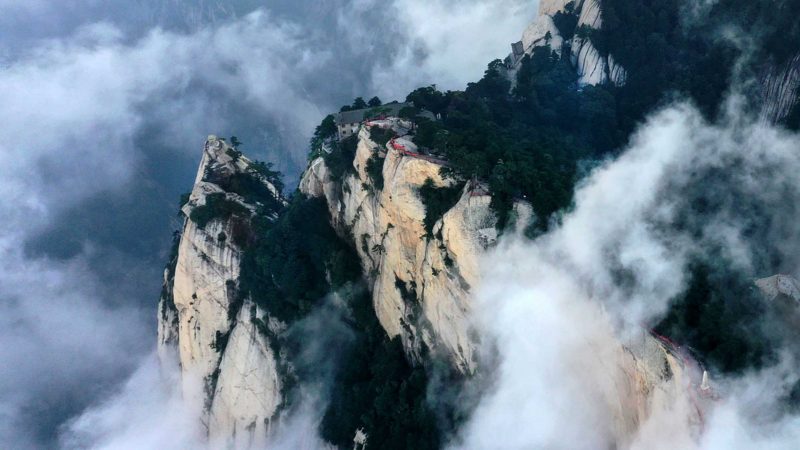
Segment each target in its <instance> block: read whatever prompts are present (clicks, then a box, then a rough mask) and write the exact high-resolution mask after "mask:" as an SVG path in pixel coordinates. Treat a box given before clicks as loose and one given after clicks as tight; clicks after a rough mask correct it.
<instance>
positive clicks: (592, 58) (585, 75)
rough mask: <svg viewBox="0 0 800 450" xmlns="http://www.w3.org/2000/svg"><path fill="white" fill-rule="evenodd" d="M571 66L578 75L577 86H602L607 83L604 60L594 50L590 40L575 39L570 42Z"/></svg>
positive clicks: (606, 64) (606, 66) (606, 67)
mask: <svg viewBox="0 0 800 450" xmlns="http://www.w3.org/2000/svg"><path fill="white" fill-rule="evenodd" d="M572 65H573V66H575V71H576V72H577V73H578V84H580V85H587V84H602V83H605V82H606V81H608V74H607V73H606V71H607V70H608V63H607V62H606V58H604V57H602V56H601V55H600V52H598V51H597V49H596V48H594V45H593V44H592V42H591V40H589V39H588V38H585V39H581V38H579V37H577V36H576V37H575V38H573V40H572Z"/></svg>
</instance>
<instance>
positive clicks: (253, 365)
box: [208, 303, 281, 449]
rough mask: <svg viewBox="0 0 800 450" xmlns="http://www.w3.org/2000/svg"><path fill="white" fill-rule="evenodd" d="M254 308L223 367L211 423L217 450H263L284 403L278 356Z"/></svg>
mask: <svg viewBox="0 0 800 450" xmlns="http://www.w3.org/2000/svg"><path fill="white" fill-rule="evenodd" d="M251 307H252V305H251V304H250V303H245V304H244V306H243V307H242V309H241V311H240V312H239V316H238V317H237V320H236V325H235V326H234V327H233V331H232V332H231V334H230V337H229V338H228V344H227V346H226V347H225V353H224V354H223V356H222V362H221V363H220V365H219V378H218V380H217V386H216V391H215V393H214V399H213V403H212V405H211V411H210V413H209V423H208V434H209V440H210V441H211V442H212V443H214V445H215V446H216V447H221V446H224V447H227V448H237V449H243V448H263V447H264V445H265V444H266V439H267V437H268V435H269V431H270V427H271V422H272V418H273V417H274V416H275V415H276V413H277V412H278V407H279V406H280V404H281V380H280V378H279V376H278V368H277V366H276V357H275V354H274V353H273V351H272V349H271V348H270V346H269V343H268V342H267V340H266V338H265V337H264V335H263V334H262V333H261V332H259V331H258V329H257V328H256V325H255V324H254V323H253V322H252V321H251V320H250V308H251ZM259 316H260V314H259Z"/></svg>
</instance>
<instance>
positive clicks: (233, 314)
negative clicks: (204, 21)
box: [158, 136, 283, 443]
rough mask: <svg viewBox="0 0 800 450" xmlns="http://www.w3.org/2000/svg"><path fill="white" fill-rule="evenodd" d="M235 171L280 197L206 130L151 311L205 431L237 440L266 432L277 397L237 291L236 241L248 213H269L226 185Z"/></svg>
mask: <svg viewBox="0 0 800 450" xmlns="http://www.w3.org/2000/svg"><path fill="white" fill-rule="evenodd" d="M242 176H245V177H251V178H252V179H253V180H256V181H255V182H256V183H261V184H262V185H263V186H264V187H265V188H266V189H267V192H269V193H270V195H271V196H273V197H274V198H272V199H271V201H272V202H273V203H274V202H277V203H278V204H280V203H281V202H283V200H282V198H281V196H280V193H279V192H278V190H277V189H276V188H275V187H274V186H273V185H272V184H271V183H270V182H269V181H267V179H266V178H265V177H264V176H262V175H260V174H259V173H258V171H257V170H255V169H254V167H253V163H252V162H251V161H250V160H248V159H247V158H245V157H243V156H241V154H240V153H239V152H237V151H236V150H235V149H233V148H232V147H230V146H228V145H227V144H226V143H225V142H224V141H223V140H221V139H218V138H216V137H214V136H210V137H209V138H208V141H207V142H206V144H205V148H204V151H203V157H202V160H201V163H200V168H199V169H198V172H197V177H196V179H195V184H194V187H193V189H192V192H191V194H190V196H189V199H188V202H187V203H186V204H185V205H184V206H183V208H182V213H183V214H184V215H185V217H186V219H185V222H184V226H183V230H182V232H181V235H180V242H179V244H178V247H177V254H176V255H175V257H174V260H173V262H172V263H171V264H170V265H169V266H168V267H167V270H166V272H165V284H164V290H163V293H162V298H161V301H160V307H159V317H158V330H159V354H160V355H161V357H169V355H174V354H175V353H176V352H175V351H174V348H175V347H177V355H178V358H179V363H180V367H181V376H182V387H183V394H184V396H185V397H188V398H192V399H201V400H202V401H201V402H197V403H202V404H204V405H205V407H204V410H203V411H198V414H199V415H200V416H201V420H203V423H204V424H206V426H207V427H208V432H209V437H210V438H211V439H212V440H214V441H220V440H222V441H227V440H230V439H235V440H236V442H237V443H241V442H244V441H252V442H259V439H263V438H265V437H266V429H268V428H269V422H270V420H271V419H272V417H273V416H274V414H275V413H276V411H277V409H278V405H280V403H281V394H280V380H279V379H278V376H277V372H276V362H275V355H274V354H273V353H272V351H271V350H270V348H269V345H268V342H267V340H266V338H265V337H264V336H262V335H261V334H260V333H258V332H257V331H256V330H255V328H254V325H253V324H252V323H251V320H250V306H249V305H248V306H247V307H246V308H243V302H244V299H242V298H241V297H240V295H239V294H238V282H239V271H240V263H241V258H242V244H241V241H242V240H243V239H246V236H247V233H248V227H249V218H250V216H251V215H252V214H255V213H256V211H258V213H259V214H262V215H264V214H266V215H267V216H268V217H274V213H272V212H270V211H265V210H264V208H263V205H261V204H259V203H253V202H252V201H248V200H246V199H245V198H244V197H243V196H242V195H240V194H238V193H235V192H232V190H230V189H226V187H227V186H228V184H229V183H230V182H231V180H233V179H234V178H235V177H242ZM215 205H216V207H218V210H214V207H215ZM219 205H223V207H219ZM231 211H235V212H234V213H231ZM200 212H203V213H204V214H199V213H200ZM234 405H235V408H234V407H233V406H234Z"/></svg>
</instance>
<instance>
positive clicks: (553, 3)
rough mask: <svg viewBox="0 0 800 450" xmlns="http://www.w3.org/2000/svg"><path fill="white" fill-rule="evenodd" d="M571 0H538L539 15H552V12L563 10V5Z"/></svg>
mask: <svg viewBox="0 0 800 450" xmlns="http://www.w3.org/2000/svg"><path fill="white" fill-rule="evenodd" d="M570 1H571V0H540V1H539V15H540V16H544V15H547V16H552V15H553V14H555V13H557V12H559V11H563V10H564V7H565V6H567V3H569V2H570ZM580 1H582V0H578V2H575V3H576V4H577V3H579V2H580Z"/></svg>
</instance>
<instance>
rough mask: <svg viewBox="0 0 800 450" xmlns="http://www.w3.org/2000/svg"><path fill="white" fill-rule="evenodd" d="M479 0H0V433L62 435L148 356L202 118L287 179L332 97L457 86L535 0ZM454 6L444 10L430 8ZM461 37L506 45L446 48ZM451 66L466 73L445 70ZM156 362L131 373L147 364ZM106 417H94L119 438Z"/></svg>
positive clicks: (18, 438)
mask: <svg viewBox="0 0 800 450" xmlns="http://www.w3.org/2000/svg"><path fill="white" fill-rule="evenodd" d="M488 4H489V2H486V1H483V0H471V1H469V2H466V3H464V2H459V3H458V8H455V7H453V6H454V5H455V2H446V1H445V0H441V1H437V2H433V3H431V2H428V3H425V2H410V1H405V0H402V1H401V0H396V1H393V2H389V3H387V2H376V1H369V0H353V1H351V0H325V1H313V2H312V1H300V2H297V1H288V0H286V1H284V0H279V1H276V2H272V3H271V4H270V5H269V6H264V5H262V2H258V1H254V0H240V1H234V2H224V4H223V2H205V1H197V0H194V1H189V0H178V1H175V0H142V1H136V2H129V1H97V0H76V1H71V2H62V1H48V0H36V1H31V2H7V1H0V12H1V13H2V14H0V33H1V34H2V35H3V42H2V43H0V91H2V92H3V93H4V94H5V95H4V99H3V102H2V104H0V121H2V123H3V127H2V129H0V155H2V157H3V164H2V165H0V195H2V197H3V200H4V201H3V202H2V203H0V214H2V216H3V218H4V220H3V222H2V224H0V273H2V275H0V309H2V315H1V316H0V317H1V318H0V330H1V331H0V344H2V345H0V360H2V361H3V367H2V369H0V375H2V376H0V442H2V443H3V446H4V447H7V448H37V447H46V448H52V447H53V446H54V445H55V444H54V439H55V438H56V436H57V435H58V433H59V430H60V429H63V427H64V424H65V421H67V420H69V419H70V418H71V417H75V416H76V415H77V414H80V412H81V411H83V410H84V409H85V408H86V407H87V406H88V405H91V404H95V403H97V402H98V401H100V400H101V399H103V398H106V399H107V398H109V396H112V395H113V394H114V393H115V392H120V389H121V386H120V384H119V383H120V382H121V381H122V380H124V379H126V378H127V377H128V376H129V375H130V374H131V373H134V371H135V370H137V369H136V368H137V367H139V365H140V362H141V361H142V360H143V358H147V356H146V355H148V354H149V353H150V351H151V349H152V348H153V346H154V343H155V303H156V300H157V296H158V291H159V289H160V277H161V269H162V267H163V264H164V263H165V261H166V255H165V252H166V249H167V247H168V243H169V236H170V232H171V230H172V229H174V228H175V227H176V226H177V223H176V220H175V219H174V214H175V212H176V209H177V207H176V206H177V205H176V203H177V201H176V200H177V199H178V197H179V194H180V193H181V192H183V191H186V190H188V189H189V188H190V187H191V186H190V185H191V182H192V179H193V177H194V172H195V170H196V165H197V161H198V159H199V156H200V149H201V146H202V142H203V140H204V137H205V136H206V135H207V134H209V133H216V134H220V135H223V136H230V135H232V134H236V135H237V136H239V137H240V139H241V140H242V141H243V142H245V146H244V148H243V149H244V150H245V151H246V152H248V154H251V155H252V156H255V157H257V158H261V159H267V160H269V161H272V162H275V163H276V166H277V167H278V168H279V169H280V170H283V171H285V172H286V173H287V175H288V176H287V178H288V185H289V186H290V187H291V186H292V185H293V184H294V180H296V178H297V175H298V172H299V169H300V168H302V167H303V166H304V164H305V154H306V147H307V141H308V138H309V136H310V134H311V131H312V130H313V127H314V125H316V124H317V123H318V122H319V120H320V119H321V118H322V117H323V116H324V115H325V114H327V113H328V112H331V111H333V110H336V109H338V105H340V104H343V103H349V102H350V101H351V100H352V98H353V97H355V96H357V95H361V96H365V97H369V96H372V95H380V96H381V97H382V98H384V99H385V100H389V99H392V98H402V97H403V96H404V95H405V94H406V92H407V90H408V89H410V88H414V87H417V85H424V84H428V83H433V82H438V83H440V84H442V83H444V84H445V85H444V86H442V87H444V88H459V87H462V85H463V84H464V83H465V82H466V81H468V80H471V79H473V78H475V77H476V76H477V75H478V74H480V73H481V71H482V70H483V66H484V65H485V63H486V62H488V61H489V60H491V59H492V58H494V57H496V56H502V54H503V53H505V51H506V47H507V44H506V43H507V42H510V41H511V40H514V39H515V38H516V37H517V35H518V34H519V32H520V31H521V29H522V28H523V26H524V24H525V23H526V22H527V21H528V20H529V19H530V16H531V15H532V14H531V13H532V10H533V6H531V5H527V2H523V1H522V0H519V1H509V2H508V5H509V8H510V10H509V11H511V13H510V14H506V15H504V16H503V20H502V21H500V22H497V18H498V17H499V16H498V15H497V14H496V13H494V12H493V11H492V10H491V8H488V7H487V6H486V5H488ZM448 7H453V10H454V11H456V10H457V15H455V16H454V17H456V19H453V21H450V20H448V17H449V16H448V17H444V18H441V17H439V18H437V17H436V16H435V15H434V14H433V13H434V12H436V13H441V12H444V11H446V10H447V8H448ZM426 8H428V9H426ZM426 11H427V12H428V13H426ZM434 21H436V22H435V23H437V24H445V25H446V24H451V25H448V26H447V27H446V29H447V30H449V31H448V33H452V34H453V36H452V37H451V38H450V37H448V36H444V33H442V32H438V33H436V32H434V31H437V30H438V28H436V27H434V26H433V25H432V24H433V23H434ZM460 24H471V25H473V26H474V27H473V29H472V30H471V31H470V32H469V33H464V34H463V35H460V36H456V33H455V31H456V30H457V29H458V28H459V26H460ZM457 25H459V26H457ZM423 30H424V32H423ZM487 36H488V37H489V39H487ZM469 42H471V43H478V42H493V43H497V45H498V46H499V47H494V46H493V45H490V46H482V47H477V46H476V47H474V48H472V47H470V48H471V54H472V55H474V57H473V58H469V59H460V58H457V57H455V56H454V55H457V54H459V53H460V52H461V51H462V50H463V48H464V47H463V46H464V45H465V43H469ZM500 44H502V46H501V45H500ZM475 48H479V49H480V52H476V51H475V50H474V49H475ZM411 49H413V50H411ZM400 55H403V56H402V59H401V62H399V63H398V62H397V60H398V58H399V57H400ZM407 55H413V57H409V56H407ZM478 63H479V64H478ZM475 64H478V65H477V66H474V65H475ZM445 68H446V69H447V70H446V71H447V72H449V73H452V74H455V76H451V77H449V78H447V79H446V80H444V81H440V80H437V77H438V75H439V74H441V73H444V72H445ZM148 364H150V363H145V365H144V366H142V367H141V368H140V369H138V371H137V372H135V373H136V375H134V378H133V379H132V381H131V383H134V384H135V383H139V382H141V383H143V382H145V381H147V380H152V378H153V376H152V374H151V373H150V372H148V371H152V368H149V366H148ZM128 391H129V389H128V390H123V391H122V392H123V393H122V394H119V395H121V396H122V397H114V398H120V399H121V401H125V399H126V398H130V397H126V395H128V394H126V392H128ZM134 398H135V397H134ZM143 398H149V397H143ZM169 398H170V397H169V396H166V397H164V399H167V400H165V401H167V403H166V406H164V408H165V410H166V411H174V410H175V409H174V408H173V407H172V406H170V405H171V403H169V402H170V400H168V399H169ZM154 401H155V400H154ZM99 407H100V408H101V409H100V410H101V411H108V410H109V409H108V408H111V406H109V405H107V404H101V405H100V406H99ZM153 409H157V408H155V407H154V408H153ZM87 414H88V415H87V416H84V418H83V419H81V420H83V422H78V424H77V425H76V426H77V427H78V428H80V426H81V424H84V425H85V424H86V423H87V422H86V421H87V420H89V419H88V418H92V417H94V418H97V416H96V415H94V416H93V415H92V414H95V413H93V412H89V413H87ZM170 423H172V422H170ZM102 425H103V426H104V427H105V426H109V427H111V425H113V423H112V422H103V423H102ZM101 428H102V427H99V428H98V430H96V431H97V432H98V433H100V432H101V431H102V429H101ZM137 434H138V433H135V432H134V433H131V436H136V435H137ZM103 436H104V435H102V434H92V433H88V434H85V435H84V437H85V438H86V439H88V440H89V441H90V442H94V443H97V445H101V446H102V445H111V444H108V442H113V443H114V445H116V443H117V441H109V440H107V439H105V437H103ZM94 438H97V439H94ZM131 445H133V444H131ZM138 448H141V447H138Z"/></svg>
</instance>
